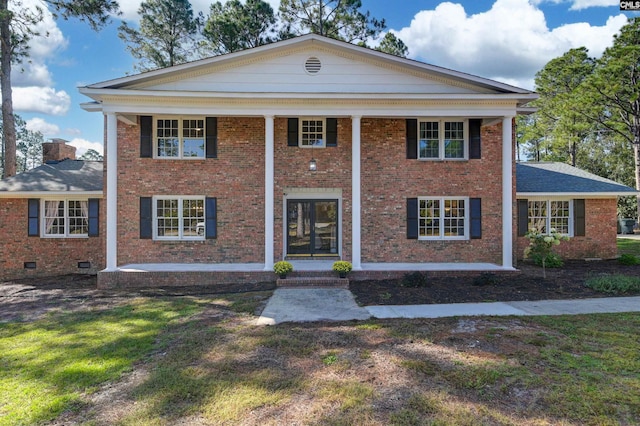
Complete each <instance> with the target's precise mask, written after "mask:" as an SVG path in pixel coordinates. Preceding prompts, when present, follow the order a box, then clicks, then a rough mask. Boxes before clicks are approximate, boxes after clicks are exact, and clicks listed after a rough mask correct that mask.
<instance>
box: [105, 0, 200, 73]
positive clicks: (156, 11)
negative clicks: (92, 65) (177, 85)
mask: <svg viewBox="0 0 640 426" xmlns="http://www.w3.org/2000/svg"><path fill="white" fill-rule="evenodd" d="M138 14H139V15H140V29H139V30H136V29H135V28H132V27H131V26H129V25H128V24H127V23H126V22H123V23H122V24H121V25H120V27H119V28H118V37H120V38H121V39H122V40H123V41H124V42H125V43H126V44H127V50H128V51H129V53H131V55H132V56H133V57H134V58H136V59H138V60H139V62H138V63H137V64H136V65H135V68H136V69H137V70H139V71H148V70H152V69H156V68H165V67H170V66H173V65H177V64H181V63H184V62H187V61H189V60H191V59H195V58H196V54H197V39H196V38H197V35H198V30H199V27H200V25H201V17H200V16H197V17H194V14H193V9H192V8H191V3H190V2H189V0H148V1H144V2H142V3H141V4H140V8H139V9H138Z"/></svg>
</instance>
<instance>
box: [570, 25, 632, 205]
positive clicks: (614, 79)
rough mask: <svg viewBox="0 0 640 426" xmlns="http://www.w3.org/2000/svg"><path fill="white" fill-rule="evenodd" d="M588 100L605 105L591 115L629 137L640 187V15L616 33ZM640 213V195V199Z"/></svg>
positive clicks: (600, 62) (598, 67)
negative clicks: (598, 111) (595, 113)
mask: <svg viewBox="0 0 640 426" xmlns="http://www.w3.org/2000/svg"><path fill="white" fill-rule="evenodd" d="M588 89H589V90H588V92H585V93H586V94H587V95H585V96H583V98H582V101H583V102H584V103H587V104H588V103H599V104H601V105H603V107H604V108H602V109H601V113H600V114H598V115H593V114H590V112H591V111H587V114H589V116H590V118H591V119H593V120H594V121H596V122H598V123H599V124H600V125H601V126H603V127H604V128H606V129H607V130H608V131H610V132H613V133H615V134H617V135H619V136H620V137H621V138H623V139H624V140H626V141H627V142H628V143H629V144H630V146H631V147H632V149H633V158H634V168H635V176H634V177H635V185H636V189H638V190H640V18H633V19H631V20H629V22H628V23H627V24H626V25H625V26H623V27H622V28H621V29H620V33H619V34H617V35H616V36H615V37H614V40H613V45H612V46H611V47H609V48H607V49H606V50H605V51H604V53H603V55H602V57H601V58H600V59H599V60H598V62H597V64H596V69H595V72H594V73H593V75H592V76H591V78H590V79H589V81H588ZM637 215H638V216H636V217H640V196H638V199H637Z"/></svg>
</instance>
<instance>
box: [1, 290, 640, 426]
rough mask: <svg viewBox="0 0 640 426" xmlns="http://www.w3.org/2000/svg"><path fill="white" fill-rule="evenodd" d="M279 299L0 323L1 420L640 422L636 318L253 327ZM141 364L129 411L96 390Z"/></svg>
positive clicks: (148, 305)
mask: <svg viewBox="0 0 640 426" xmlns="http://www.w3.org/2000/svg"><path fill="white" fill-rule="evenodd" d="M268 295H269V293H257V294H252V293H247V294H238V295H225V296H218V297H217V298H211V299H204V298H201V299H198V300H194V299H190V298H180V297H176V298H173V299H170V300H164V299H137V300H135V301H132V302H131V303H130V304H127V305H126V306H122V307H118V308H114V309H110V310H103V311H98V312H92V313H77V314H56V315H51V316H48V317H46V318H45V319H42V320H37V321H34V322H30V323H9V324H2V325H0V347H2V351H1V352H0V394H2V395H3V399H2V402H0V424H2V425H15V424H40V423H43V422H46V421H49V420H51V419H55V418H56V417H57V416H59V415H60V414H61V413H63V412H65V411H67V412H66V413H65V416H66V417H65V419H69V418H71V419H74V416H78V417H77V420H79V421H80V422H81V423H83V424H118V425H171V424H176V423H181V424H190V423H195V424H238V423H242V424H249V425H280V424H293V423H295V424H305V425H306V424H308V425H429V424H431V425H476V424H487V425H497V424H500V425H556V424H563V425H609V424H610V425H619V424H627V425H631V424H637V423H638V419H640V375H638V371H640V357H638V354H639V353H640V340H639V339H638V330H640V314H611V315H581V316H562V317H522V318H509V317H496V318H467V319H458V318H446V319H437V320H433V319H431V320H385V321H382V320H379V321H378V320H374V321H367V322H347V323H327V324H324V323H311V324H280V325H277V326H271V327H264V326H256V325H255V316H254V315H253V314H252V312H254V310H255V308H256V306H257V304H258V303H260V301H262V300H264V299H265V298H266V297H268ZM132 368H136V369H138V370H143V371H144V374H143V375H142V376H139V377H141V379H140V382H139V383H136V384H135V385H132V386H131V387H128V388H126V387H125V388H123V389H127V390H126V392H125V391H123V394H122V395H118V400H119V403H118V404H117V406H115V407H114V406H113V404H110V403H109V402H110V401H106V402H103V403H102V404H101V403H100V402H96V401H93V400H91V394H92V392H95V391H96V390H97V389H99V386H100V385H101V384H103V383H108V382H111V383H114V384H115V383H117V381H118V380H119V378H120V377H121V375H122V373H123V372H126V371H129V370H131V369H132ZM141 374H142V373H141ZM125 380H126V379H125ZM2 404H3V405H2ZM105 410H107V411H108V412H109V414H108V416H109V417H107V419H108V420H105V419H104V418H102V417H100V416H101V415H103V414H104V412H105ZM69 416H70V417H69Z"/></svg>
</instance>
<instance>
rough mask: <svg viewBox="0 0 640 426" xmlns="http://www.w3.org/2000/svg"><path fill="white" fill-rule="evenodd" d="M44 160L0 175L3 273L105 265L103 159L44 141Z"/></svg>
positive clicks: (52, 271) (95, 269) (87, 270)
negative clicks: (85, 158)
mask: <svg viewBox="0 0 640 426" xmlns="http://www.w3.org/2000/svg"><path fill="white" fill-rule="evenodd" d="M42 148H43V149H42V150H43V163H44V164H43V165H41V166H39V167H37V168H35V169H33V170H29V171H27V172H24V173H20V174H18V175H16V176H12V177H10V178H7V179H4V180H1V181H0V235H1V236H2V244H0V279H8V278H17V277H30V276H43V275H55V274H69V273H77V272H81V273H97V272H98V271H99V270H100V269H102V268H103V267H104V264H105V261H104V236H103V233H102V232H101V230H103V229H104V223H103V221H104V213H103V212H102V211H101V209H102V208H103V204H104V203H101V199H102V196H103V194H102V187H103V185H102V182H103V175H104V172H103V164H102V162H101V161H81V160H76V159H75V150H76V149H75V148H74V147H72V146H69V145H67V144H66V143H65V141H64V140H61V139H54V140H53V142H48V143H44V144H43V145H42Z"/></svg>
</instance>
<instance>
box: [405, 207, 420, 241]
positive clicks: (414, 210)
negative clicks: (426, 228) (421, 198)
mask: <svg viewBox="0 0 640 426" xmlns="http://www.w3.org/2000/svg"><path fill="white" fill-rule="evenodd" d="M407 239H409V240H417V239H418V199H417V198H407Z"/></svg>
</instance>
